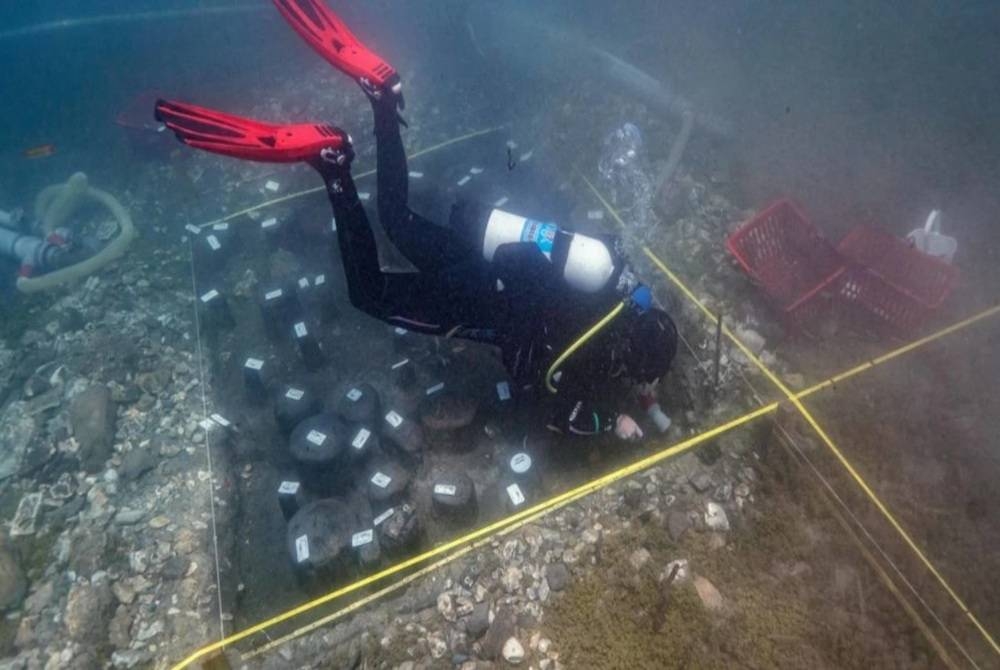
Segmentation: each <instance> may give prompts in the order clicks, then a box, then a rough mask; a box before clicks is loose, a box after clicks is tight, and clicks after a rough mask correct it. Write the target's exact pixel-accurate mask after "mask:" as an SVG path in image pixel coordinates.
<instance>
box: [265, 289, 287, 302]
mask: <svg viewBox="0 0 1000 670" xmlns="http://www.w3.org/2000/svg"><path fill="white" fill-rule="evenodd" d="M282 295H284V291H282V290H281V289H280V288H276V289H274V290H273V291H268V292H267V293H265V294H264V300H274V299H275V298H280V297H281V296H282Z"/></svg>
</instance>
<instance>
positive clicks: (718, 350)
mask: <svg viewBox="0 0 1000 670" xmlns="http://www.w3.org/2000/svg"><path fill="white" fill-rule="evenodd" d="M721 365H722V314H719V316H718V317H717V319H716V321H715V373H714V375H713V380H714V381H713V386H712V392H713V393H718V392H719V376H720V374H721V370H720V367H721Z"/></svg>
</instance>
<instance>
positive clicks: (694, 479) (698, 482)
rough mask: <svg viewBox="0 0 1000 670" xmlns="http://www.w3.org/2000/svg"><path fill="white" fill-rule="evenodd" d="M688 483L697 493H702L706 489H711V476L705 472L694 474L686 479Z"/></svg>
mask: <svg viewBox="0 0 1000 670" xmlns="http://www.w3.org/2000/svg"><path fill="white" fill-rule="evenodd" d="M688 481H689V482H690V483H691V486H692V487H693V488H694V490H695V491H697V492H698V493H704V492H705V491H707V490H708V489H710V488H712V476H711V475H709V474H708V473H707V472H696V473H695V474H693V475H691V476H690V477H688Z"/></svg>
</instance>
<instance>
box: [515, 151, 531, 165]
mask: <svg viewBox="0 0 1000 670" xmlns="http://www.w3.org/2000/svg"><path fill="white" fill-rule="evenodd" d="M534 154H535V150H534V149H532V150H531V151H525V152H524V153H523V154H521V157H520V158H518V160H519V161H521V162H522V163H523V162H524V161H526V160H530V159H531V157H532V156H533V155H534Z"/></svg>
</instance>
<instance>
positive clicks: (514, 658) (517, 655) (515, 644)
mask: <svg viewBox="0 0 1000 670" xmlns="http://www.w3.org/2000/svg"><path fill="white" fill-rule="evenodd" d="M503 657H504V660H506V661H507V662H508V663H510V664H511V665H517V664H518V663H520V662H521V661H523V660H524V647H523V646H521V643H520V642H519V641H518V639H517V638H516V637H509V638H507V641H506V642H504V644H503Z"/></svg>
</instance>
